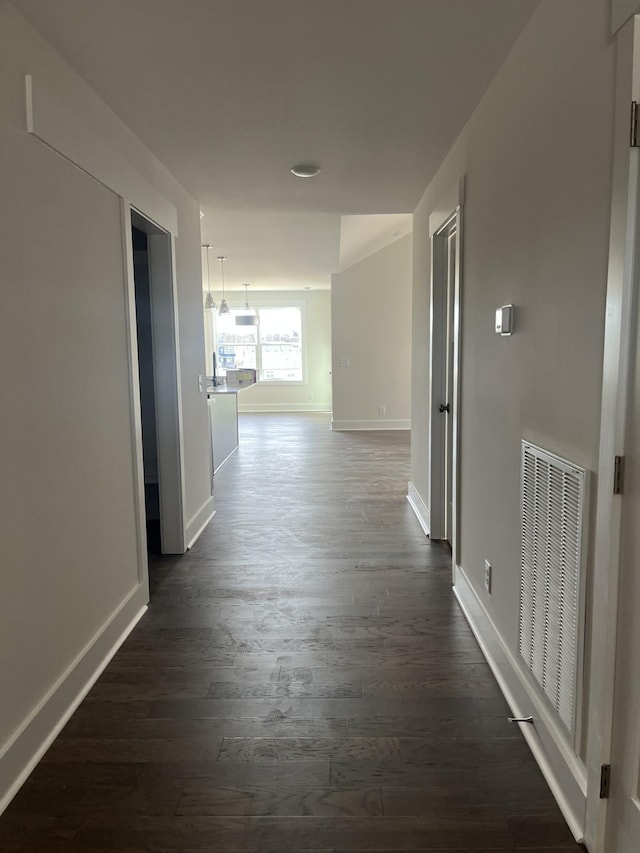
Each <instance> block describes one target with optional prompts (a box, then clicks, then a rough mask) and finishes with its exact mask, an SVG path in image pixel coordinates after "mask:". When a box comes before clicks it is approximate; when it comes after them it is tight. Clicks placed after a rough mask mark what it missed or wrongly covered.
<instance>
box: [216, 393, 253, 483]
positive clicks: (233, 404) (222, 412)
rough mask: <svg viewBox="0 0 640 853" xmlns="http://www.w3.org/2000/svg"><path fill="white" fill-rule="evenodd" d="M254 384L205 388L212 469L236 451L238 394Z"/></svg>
mask: <svg viewBox="0 0 640 853" xmlns="http://www.w3.org/2000/svg"><path fill="white" fill-rule="evenodd" d="M255 384H256V383H255V382H247V383H245V384H240V385H227V384H226V383H223V384H220V385H216V386H213V385H210V386H209V387H208V388H207V397H208V403H209V426H210V429H211V450H212V468H213V473H214V474H215V473H216V472H217V471H218V470H219V469H220V466H221V465H223V464H224V463H225V462H226V461H227V459H228V458H229V457H230V456H231V454H232V453H234V452H235V451H236V450H237V449H238V394H240V393H242V391H245V390H246V389H247V388H251V387H252V386H253V385H255Z"/></svg>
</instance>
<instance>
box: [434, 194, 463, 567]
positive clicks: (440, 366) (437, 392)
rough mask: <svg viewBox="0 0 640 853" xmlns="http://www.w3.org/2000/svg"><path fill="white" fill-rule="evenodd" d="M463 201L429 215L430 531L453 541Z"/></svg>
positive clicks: (455, 511)
mask: <svg viewBox="0 0 640 853" xmlns="http://www.w3.org/2000/svg"><path fill="white" fill-rule="evenodd" d="M461 196H462V186H460V187H459V188H457V194H456V195H455V196H454V197H455V198H458V199H459V202H460V203H458V204H456V203H455V201H453V199H452V202H451V208H449V212H448V214H446V213H445V211H446V210H447V208H448V204H447V205H444V204H443V205H442V208H439V209H438V210H437V211H435V212H434V213H433V214H432V215H431V216H430V218H429V232H430V236H431V304H430V314H431V329H430V370H429V408H430V421H429V500H428V505H429V516H430V523H429V536H430V538H431V539H436V540H441V541H446V542H448V543H449V544H450V545H451V550H452V557H453V561H454V565H455V558H456V530H457V523H456V522H457V519H456V514H457V504H456V501H457V497H456V495H457V488H456V486H457V473H456V472H457V461H456V459H457V440H458V439H457V436H458V432H459V412H458V398H459V388H460V376H459V358H460V353H459V341H460V332H459V325H460V239H461V224H462V206H461V201H462V198H461Z"/></svg>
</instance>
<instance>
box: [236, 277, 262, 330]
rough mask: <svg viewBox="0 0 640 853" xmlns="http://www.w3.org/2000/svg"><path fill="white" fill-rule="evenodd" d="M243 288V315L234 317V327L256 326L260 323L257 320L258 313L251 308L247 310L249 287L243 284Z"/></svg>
mask: <svg viewBox="0 0 640 853" xmlns="http://www.w3.org/2000/svg"><path fill="white" fill-rule="evenodd" d="M242 286H243V287H244V310H245V313H244V314H237V315H236V326H258V325H259V324H260V321H259V319H258V312H257V311H254V310H253V309H252V308H249V291H248V288H249V287H251V285H249V284H243V285H242Z"/></svg>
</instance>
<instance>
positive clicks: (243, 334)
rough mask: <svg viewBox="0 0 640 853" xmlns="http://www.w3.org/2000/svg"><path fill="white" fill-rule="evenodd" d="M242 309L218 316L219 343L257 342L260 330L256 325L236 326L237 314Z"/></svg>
mask: <svg viewBox="0 0 640 853" xmlns="http://www.w3.org/2000/svg"><path fill="white" fill-rule="evenodd" d="M241 313H242V312H241V311H231V312H230V313H229V314H222V315H220V314H219V315H218V316H217V317H216V327H217V333H218V344H257V343H258V331H257V327H256V326H236V314H241Z"/></svg>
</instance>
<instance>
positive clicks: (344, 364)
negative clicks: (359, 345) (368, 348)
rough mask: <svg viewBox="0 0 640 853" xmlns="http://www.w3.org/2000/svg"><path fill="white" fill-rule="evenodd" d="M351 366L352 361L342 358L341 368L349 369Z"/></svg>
mask: <svg viewBox="0 0 640 853" xmlns="http://www.w3.org/2000/svg"><path fill="white" fill-rule="evenodd" d="M350 365H351V360H350V359H348V358H345V356H342V358H341V359H340V367H349V366H350Z"/></svg>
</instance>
